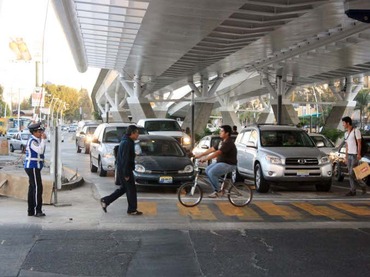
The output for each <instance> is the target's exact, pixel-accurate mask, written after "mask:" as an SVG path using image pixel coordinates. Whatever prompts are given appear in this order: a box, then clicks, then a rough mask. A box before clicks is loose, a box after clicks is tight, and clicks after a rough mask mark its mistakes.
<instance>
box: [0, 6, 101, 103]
mask: <svg viewBox="0 0 370 277" xmlns="http://www.w3.org/2000/svg"><path fill="white" fill-rule="evenodd" d="M17 38H22V39H23V41H24V42H25V43H26V44H27V47H28V49H29V52H30V54H31V58H32V59H31V60H30V61H29V62H25V61H17V60H16V54H15V53H14V52H13V51H12V50H11V48H10V47H9V43H10V42H11V41H13V40H16V39H17ZM43 42H44V43H43ZM42 53H43V55H42ZM42 57H43V61H44V62H43V63H42ZM36 61H39V62H40V64H41V66H40V68H41V70H40V77H39V81H40V82H41V83H46V82H50V83H53V84H56V85H66V86H69V87H73V88H76V89H78V90H79V89H81V88H85V89H87V90H88V91H89V93H91V90H92V88H93V86H94V84H95V81H96V79H97V76H98V74H99V72H100V69H97V68H89V69H88V70H87V71H86V72H85V73H80V72H78V70H77V69H76V66H75V63H74V60H73V57H72V54H71V51H70V48H69V46H68V44H67V41H66V38H65V35H64V33H63V30H62V28H61V26H60V24H59V21H58V18H57V16H56V14H55V12H54V9H53V5H52V4H51V1H49V0H32V1H31V0H0V85H2V86H3V87H4V98H5V101H10V98H11V97H16V98H18V96H19V95H20V97H21V99H22V98H23V97H29V95H30V94H31V93H32V92H33V91H34V89H35V87H36V69H35V68H36ZM42 72H43V74H42Z"/></svg>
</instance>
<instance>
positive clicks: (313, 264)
mask: <svg viewBox="0 0 370 277" xmlns="http://www.w3.org/2000/svg"><path fill="white" fill-rule="evenodd" d="M63 162H64V164H65V165H67V166H69V167H71V168H78V171H79V173H80V174H82V175H83V176H84V178H85V179H86V180H87V181H88V182H87V183H86V184H85V185H84V186H82V187H79V188H76V189H73V190H71V191H61V192H59V193H58V199H59V204H60V205H59V206H57V207H55V206H45V212H46V214H47V216H46V217H45V218H42V219H40V218H34V217H27V216H26V203H25V202H24V201H20V200H16V199H10V198H5V197H0V276H32V277H33V276H41V277H43V276H297V275H299V276H367V275H369V273H370V262H369V261H370V250H369V247H368V245H370V223H369V219H370V205H369V199H370V198H369V196H370V195H369V194H368V195H366V196H365V197H360V196H358V197H354V198H346V197H343V194H344V192H345V191H346V189H347V188H343V185H344V186H345V185H346V184H336V185H335V187H333V190H332V192H330V193H317V192H316V191H315V190H314V189H312V188H304V189H295V190H287V189H283V188H275V190H274V191H272V192H270V193H268V194H262V195H261V194H256V195H255V198H254V201H253V203H252V204H251V205H250V206H248V207H246V208H235V207H233V206H231V205H230V204H229V203H228V202H227V200H217V201H214V200H208V199H205V200H204V201H203V202H202V204H201V205H200V206H198V207H196V208H191V209H189V208H184V207H182V206H180V205H178V203H177V200H176V196H175V193H174V190H163V189H155V190H151V191H148V190H145V191H141V192H139V207H140V209H141V210H143V211H144V213H145V215H144V216H142V217H132V216H131V217H130V216H128V215H127V214H126V213H125V210H126V199H125V198H121V199H119V200H117V202H116V203H114V204H112V205H111V206H109V208H108V213H107V214H105V213H103V212H102V210H101V208H100V206H99V203H98V200H99V198H100V197H101V196H102V195H105V194H107V193H110V192H112V191H113V190H114V189H115V186H114V184H113V177H112V176H110V177H105V178H103V177H98V176H97V175H96V174H95V173H90V172H89V168H88V155H85V154H77V153H75V151H74V145H73V143H72V141H71V140H68V138H67V139H66V141H65V143H64V144H63ZM63 204H70V206H63Z"/></svg>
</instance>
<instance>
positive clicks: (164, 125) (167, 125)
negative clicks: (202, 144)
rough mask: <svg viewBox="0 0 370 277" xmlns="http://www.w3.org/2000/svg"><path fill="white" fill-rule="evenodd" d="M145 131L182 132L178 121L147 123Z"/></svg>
mask: <svg viewBox="0 0 370 277" xmlns="http://www.w3.org/2000/svg"><path fill="white" fill-rule="evenodd" d="M145 129H147V131H148V132H150V131H180V132H181V128H180V125H179V124H178V123H177V122H176V121H164V120H158V121H147V122H146V123H145Z"/></svg>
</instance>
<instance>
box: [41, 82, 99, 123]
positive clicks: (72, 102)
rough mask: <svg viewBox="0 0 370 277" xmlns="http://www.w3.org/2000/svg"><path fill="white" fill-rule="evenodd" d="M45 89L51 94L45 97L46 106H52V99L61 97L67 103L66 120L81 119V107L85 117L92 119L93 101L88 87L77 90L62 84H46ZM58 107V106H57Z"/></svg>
mask: <svg viewBox="0 0 370 277" xmlns="http://www.w3.org/2000/svg"><path fill="white" fill-rule="evenodd" d="M45 90H46V92H47V93H48V94H49V95H48V96H47V97H45V107H49V106H50V102H51V100H52V99H53V97H54V98H59V99H60V100H62V101H64V102H65V103H67V104H68V105H67V109H66V110H65V111H64V119H65V120H66V121H70V122H72V121H76V120H80V117H81V115H80V107H81V108H82V116H83V119H90V116H91V114H92V102H91V99H90V96H89V95H88V92H87V90H86V89H81V90H80V91H77V90H76V89H74V88H70V87H66V86H60V85H54V84H52V85H45ZM56 108H57V109H58V107H56Z"/></svg>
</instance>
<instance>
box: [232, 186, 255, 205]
mask: <svg viewBox="0 0 370 277" xmlns="http://www.w3.org/2000/svg"><path fill="white" fill-rule="evenodd" d="M227 197H228V198H229V201H230V203H231V204H233V205H234V206H236V207H244V206H246V205H248V204H249V203H250V202H251V201H252V198H253V192H252V189H251V188H250V187H249V186H247V185H246V184H244V183H235V184H233V185H232V186H231V188H230V189H229V193H228V195H227Z"/></svg>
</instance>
